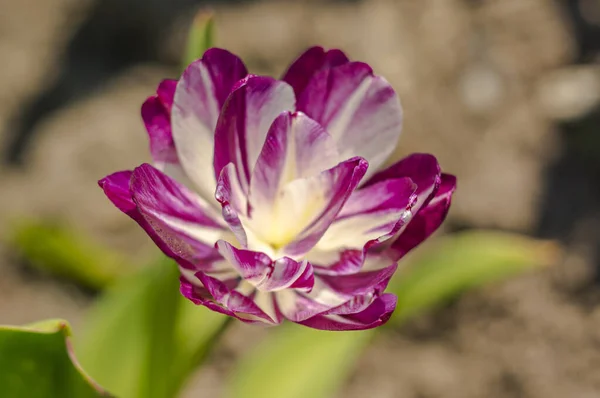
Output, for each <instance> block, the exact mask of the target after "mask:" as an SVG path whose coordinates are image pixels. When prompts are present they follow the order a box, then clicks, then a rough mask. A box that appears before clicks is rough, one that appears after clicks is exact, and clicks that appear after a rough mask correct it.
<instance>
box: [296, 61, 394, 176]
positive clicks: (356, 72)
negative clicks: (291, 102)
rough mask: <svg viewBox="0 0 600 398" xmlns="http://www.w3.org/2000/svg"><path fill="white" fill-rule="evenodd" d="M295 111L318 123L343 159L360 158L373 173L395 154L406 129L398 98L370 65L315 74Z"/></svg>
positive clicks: (353, 64)
mask: <svg viewBox="0 0 600 398" xmlns="http://www.w3.org/2000/svg"><path fill="white" fill-rule="evenodd" d="M297 109H298V110H299V111H302V112H305V113H306V114H307V115H308V116H310V117H311V118H313V119H314V120H316V121H317V122H319V123H320V124H321V125H322V126H323V127H325V129H326V130H327V132H329V134H331V136H332V137H333V138H334V140H335V141H336V143H337V146H338V151H339V152H340V155H341V157H342V158H346V159H347V158H350V157H352V156H361V157H363V158H365V159H366V160H367V161H368V162H369V164H370V166H371V170H372V171H370V172H369V175H370V174H372V173H373V172H374V170H376V169H377V168H378V167H379V166H380V165H381V164H383V162H384V161H385V160H386V158H387V157H388V156H389V155H390V154H391V153H392V151H393V150H394V148H395V146H396V143H397V142H398V138H399V136H400V130H401V126H402V109H401V107H400V101H399V100H398V96H397V95H396V93H395V92H394V89H393V88H392V87H391V86H390V84H389V83H388V82H387V81H386V80H385V79H383V78H382V77H379V76H375V75H374V74H373V70H372V69H371V67H370V66H369V65H367V64H364V63H360V62H350V63H346V64H344V65H341V66H338V67H335V68H331V69H325V70H322V71H321V72H319V73H317V74H316V75H315V76H314V77H313V78H312V79H311V81H310V83H309V84H308V85H307V87H306V89H305V90H304V92H303V93H302V95H301V96H300V97H299V98H298V105H297Z"/></svg>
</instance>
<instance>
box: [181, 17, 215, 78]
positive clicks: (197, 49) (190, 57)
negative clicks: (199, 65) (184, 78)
mask: <svg viewBox="0 0 600 398" xmlns="http://www.w3.org/2000/svg"><path fill="white" fill-rule="evenodd" d="M213 43H214V16H213V14H212V13H210V12H207V11H200V12H199V13H198V14H197V15H196V17H195V18H194V21H193V23H192V26H191V27H190V31H189V33H188V38H187V43H186V48H185V55H184V57H183V60H182V61H183V68H184V69H185V67H187V66H188V65H189V64H191V63H192V62H193V61H195V60H197V59H198V58H200V57H202V54H204V52H205V51H206V50H208V49H209V48H211V47H212V46H213Z"/></svg>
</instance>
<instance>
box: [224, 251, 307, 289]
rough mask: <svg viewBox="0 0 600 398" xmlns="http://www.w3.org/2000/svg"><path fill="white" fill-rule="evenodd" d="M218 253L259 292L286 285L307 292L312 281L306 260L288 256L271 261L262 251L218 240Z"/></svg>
mask: <svg viewBox="0 0 600 398" xmlns="http://www.w3.org/2000/svg"><path fill="white" fill-rule="evenodd" d="M217 248H218V250H219V253H220V254H221V255H222V256H223V258H225V259H226V260H227V261H228V262H229V264H230V265H231V266H232V267H233V268H234V269H235V270H236V271H237V272H238V273H239V274H240V276H241V277H242V278H243V279H244V280H246V281H247V282H249V283H251V284H252V285H253V286H255V287H256V288H257V289H259V290H261V291H269V292H271V291H278V290H282V289H287V288H294V289H301V290H304V291H310V290H311V289H312V287H313V284H314V278H313V273H312V267H311V266H310V264H309V263H308V262H306V261H301V262H297V261H295V260H293V259H291V258H289V257H282V258H279V259H277V260H275V261H272V260H271V258H269V256H267V255H266V254H264V253H261V252H255V251H251V250H243V249H237V248H235V247H233V246H232V245H231V244H229V243H228V242H225V241H219V242H217Z"/></svg>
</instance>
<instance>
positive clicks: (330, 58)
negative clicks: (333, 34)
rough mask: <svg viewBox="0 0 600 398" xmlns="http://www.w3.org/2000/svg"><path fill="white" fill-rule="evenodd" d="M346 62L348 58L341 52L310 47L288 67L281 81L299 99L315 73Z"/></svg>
mask: <svg viewBox="0 0 600 398" xmlns="http://www.w3.org/2000/svg"><path fill="white" fill-rule="evenodd" d="M348 62H349V59H348V57H347V56H346V54H344V53H343V52H342V51H341V50H338V49H332V50H329V51H325V50H324V49H323V47H318V46H316V47H311V48H309V49H308V50H306V51H305V52H304V53H303V54H302V55H300V57H298V59H296V60H295V61H294V62H293V63H292V64H291V65H290V67H289V68H288V70H287V72H285V74H284V75H283V78H282V80H283V81H285V82H287V83H288V84H289V85H290V86H292V87H293V88H294V92H295V93H296V98H299V97H300V95H301V94H302V92H303V91H304V89H305V88H306V86H307V85H308V83H309V82H310V80H311V79H312V77H313V76H314V75H315V74H316V73H317V72H320V71H322V70H324V69H330V68H333V67H336V66H340V65H343V64H345V63H348Z"/></svg>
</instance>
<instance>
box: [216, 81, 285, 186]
mask: <svg viewBox="0 0 600 398" xmlns="http://www.w3.org/2000/svg"><path fill="white" fill-rule="evenodd" d="M295 101H296V100H295V98H294V92H293V90H292V88H291V87H290V86H289V85H288V84H287V83H285V82H282V81H277V80H275V79H273V78H270V77H262V76H248V77H247V78H246V79H244V80H243V81H240V82H238V84H237V85H236V87H235V89H234V90H233V92H232V93H231V94H230V95H229V97H228V98H227V101H226V102H225V104H224V106H223V109H222V111H221V114H220V116H219V121H218V124H217V126H216V130H215V145H214V172H215V176H216V177H217V178H218V176H219V175H220V173H221V170H222V169H223V168H224V167H225V166H226V165H227V164H229V163H233V164H234V165H235V167H236V170H237V173H238V178H239V181H240V184H241V186H242V188H243V190H244V192H248V184H249V181H250V176H251V173H252V169H253V168H254V165H255V164H256V160H257V159H258V155H259V153H260V151H261V148H262V146H263V143H264V142H265V138H266V136H267V132H268V130H269V127H270V126H271V124H272V123H273V121H274V120H275V118H276V117H277V116H278V115H279V114H280V113H282V112H284V111H289V110H293V109H294V107H295Z"/></svg>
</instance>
